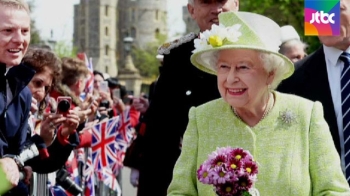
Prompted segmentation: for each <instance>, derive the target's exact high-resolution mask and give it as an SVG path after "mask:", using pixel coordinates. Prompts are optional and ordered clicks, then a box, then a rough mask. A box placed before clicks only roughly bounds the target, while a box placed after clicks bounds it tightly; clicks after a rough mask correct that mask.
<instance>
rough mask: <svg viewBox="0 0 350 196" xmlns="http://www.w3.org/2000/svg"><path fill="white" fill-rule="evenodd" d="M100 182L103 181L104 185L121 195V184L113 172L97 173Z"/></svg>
mask: <svg viewBox="0 0 350 196" xmlns="http://www.w3.org/2000/svg"><path fill="white" fill-rule="evenodd" d="M97 176H98V178H99V180H102V181H103V183H104V184H105V185H106V186H108V187H109V188H110V189H112V190H114V191H116V192H117V194H118V196H119V195H121V189H120V186H119V183H118V181H117V179H116V177H115V175H114V174H113V172H112V170H110V169H106V170H103V171H100V172H97Z"/></svg>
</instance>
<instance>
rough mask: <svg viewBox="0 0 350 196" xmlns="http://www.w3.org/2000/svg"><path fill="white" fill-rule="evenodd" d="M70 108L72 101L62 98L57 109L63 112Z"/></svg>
mask: <svg viewBox="0 0 350 196" xmlns="http://www.w3.org/2000/svg"><path fill="white" fill-rule="evenodd" d="M69 108H70V103H69V101H67V100H61V101H60V102H59V103H58V105H57V109H58V110H59V111H61V112H68V110H69Z"/></svg>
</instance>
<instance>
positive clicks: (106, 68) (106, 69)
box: [105, 65, 108, 73]
mask: <svg viewBox="0 0 350 196" xmlns="http://www.w3.org/2000/svg"><path fill="white" fill-rule="evenodd" d="M105 71H106V72H105V73H108V65H106V66H105Z"/></svg>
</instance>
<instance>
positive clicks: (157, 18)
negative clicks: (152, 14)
mask: <svg viewBox="0 0 350 196" xmlns="http://www.w3.org/2000/svg"><path fill="white" fill-rule="evenodd" d="M156 20H159V11H158V10H156Z"/></svg>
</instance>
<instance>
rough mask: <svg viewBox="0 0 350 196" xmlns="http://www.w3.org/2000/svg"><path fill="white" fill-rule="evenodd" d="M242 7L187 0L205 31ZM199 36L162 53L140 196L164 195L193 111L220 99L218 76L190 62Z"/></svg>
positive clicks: (233, 0)
mask: <svg viewBox="0 0 350 196" xmlns="http://www.w3.org/2000/svg"><path fill="white" fill-rule="evenodd" d="M238 5H239V1H238V0H189V1H188V4H187V8H188V11H189V13H190V14H191V16H192V18H193V19H194V20H195V21H196V23H197V24H198V27H199V29H200V31H201V32H203V31H205V30H207V29H210V28H211V26H212V25H213V24H218V14H219V13H221V12H226V11H237V10H238ZM197 36H198V35H196V34H195V33H190V34H188V35H185V36H184V37H182V38H180V39H179V40H175V41H173V42H171V43H167V44H164V45H163V46H161V47H160V48H159V54H160V55H164V60H163V61H164V62H163V69H162V73H161V74H160V77H159V79H158V81H157V84H156V87H155V91H154V94H153V98H152V101H151V103H150V107H149V108H148V110H147V113H146V115H145V122H146V131H145V143H144V147H143V148H142V149H143V150H144V152H143V162H142V167H141V168H140V179H139V185H138V196H150V195H152V196H165V195H166V191H167V188H168V186H169V184H170V181H171V179H172V172H173V168H174V165H175V162H176V160H177V158H178V157H179V155H180V152H181V140H182V136H183V134H184V132H185V130H186V126H187V123H188V112H189V109H190V108H191V107H192V106H198V105H201V104H203V103H206V102H208V101H211V100H213V99H216V98H219V97H220V95H219V92H218V89H217V79H216V76H214V75H209V74H207V73H204V72H202V71H200V70H199V69H197V68H195V67H194V66H193V65H192V64H191V62H190V56H191V55H192V51H193V50H194V42H193V40H194V39H195V38H196V37H197ZM162 152H166V153H162Z"/></svg>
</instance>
